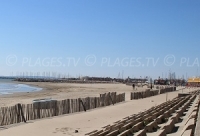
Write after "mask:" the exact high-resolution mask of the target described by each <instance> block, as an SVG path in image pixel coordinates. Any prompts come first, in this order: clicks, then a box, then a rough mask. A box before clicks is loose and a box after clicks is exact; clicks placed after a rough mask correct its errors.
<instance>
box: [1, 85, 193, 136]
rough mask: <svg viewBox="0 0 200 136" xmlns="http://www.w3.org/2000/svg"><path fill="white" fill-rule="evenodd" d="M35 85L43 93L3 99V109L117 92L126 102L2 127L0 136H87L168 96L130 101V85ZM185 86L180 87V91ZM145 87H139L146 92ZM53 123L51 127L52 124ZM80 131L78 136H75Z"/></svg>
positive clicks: (169, 97)
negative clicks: (85, 135) (10, 106)
mask: <svg viewBox="0 0 200 136" xmlns="http://www.w3.org/2000/svg"><path fill="white" fill-rule="evenodd" d="M26 84H28V85H32V86H38V87H41V88H43V90H42V91H39V92H33V93H17V94H13V95H7V96H1V99H0V103H1V106H2V105H3V106H9V105H14V104H16V103H31V102H32V100H33V99H37V98H49V97H51V98H53V99H57V100H62V99H66V98H80V97H82V98H84V97H88V96H99V94H100V93H105V92H114V91H115V92H117V93H124V92H125V93H126V101H125V102H122V103H119V104H116V105H114V106H108V107H103V108H98V109H94V110H90V111H87V112H80V113H75V114H68V115H63V116H58V117H54V118H47V119H41V120H34V121H29V122H28V123H20V124H14V125H10V126H6V127H5V128H8V129H5V128H1V131H0V135H9V136H12V135H15V136H26V135H30V136H36V135H37V136H44V135H49V136H60V135H69V136H83V135H84V134H86V133H88V132H90V131H93V130H96V129H101V127H103V126H106V125H108V124H112V123H113V122H115V121H118V120H120V119H122V118H124V117H127V116H130V115H132V114H136V113H139V112H141V111H145V110H147V109H149V108H151V107H152V106H156V105H159V104H161V103H163V102H165V101H166V94H161V95H157V96H153V97H149V98H145V99H139V100H132V101H131V100H130V92H133V89H132V87H131V86H127V85H124V84H68V83H26ZM181 88H183V87H178V88H177V89H181ZM144 89H146V87H143V88H137V91H138V90H144ZM193 90H195V89H184V90H182V89H181V90H179V91H176V92H170V93H168V94H167V95H168V100H170V99H173V98H175V97H177V95H178V93H181V92H189V91H193ZM51 124H52V125H51ZM75 130H78V133H75Z"/></svg>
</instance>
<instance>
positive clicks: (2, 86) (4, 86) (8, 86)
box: [0, 83, 42, 94]
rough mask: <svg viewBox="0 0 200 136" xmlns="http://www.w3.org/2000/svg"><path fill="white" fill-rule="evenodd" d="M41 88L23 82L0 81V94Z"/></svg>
mask: <svg viewBox="0 0 200 136" xmlns="http://www.w3.org/2000/svg"><path fill="white" fill-rule="evenodd" d="M40 90H42V88H38V87H33V86H29V85H25V84H15V83H0V94H13V93H16V92H34V91H40Z"/></svg>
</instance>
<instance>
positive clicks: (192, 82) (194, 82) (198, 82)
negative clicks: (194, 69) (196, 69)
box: [188, 77, 200, 87]
mask: <svg viewBox="0 0 200 136" xmlns="http://www.w3.org/2000/svg"><path fill="white" fill-rule="evenodd" d="M188 86H198V87H199V86H200V78H196V77H194V78H189V79H188Z"/></svg>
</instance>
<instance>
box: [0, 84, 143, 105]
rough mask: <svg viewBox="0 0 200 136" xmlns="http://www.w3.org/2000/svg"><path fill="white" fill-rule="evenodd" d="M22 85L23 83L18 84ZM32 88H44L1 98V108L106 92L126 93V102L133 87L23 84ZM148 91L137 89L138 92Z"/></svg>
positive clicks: (120, 85) (97, 94) (123, 85)
mask: <svg viewBox="0 0 200 136" xmlns="http://www.w3.org/2000/svg"><path fill="white" fill-rule="evenodd" d="M17 83H21V82H17ZM22 84H27V85H31V86H36V87H40V88H43V90H42V91H38V92H30V93H29V92H27V93H15V94H11V95H1V96H0V107H4V106H12V105H15V104H17V103H21V104H28V103H32V101H33V100H34V99H41V98H52V99H55V100H64V99H74V98H85V97H95V96H97V97H98V96H99V94H103V93H106V92H117V93H126V100H129V99H130V92H132V91H133V88H132V87H131V86H127V85H125V84H114V83H113V84H73V83H49V82H23V83H22ZM145 89H147V87H146V86H144V87H143V88H137V91H142V90H145Z"/></svg>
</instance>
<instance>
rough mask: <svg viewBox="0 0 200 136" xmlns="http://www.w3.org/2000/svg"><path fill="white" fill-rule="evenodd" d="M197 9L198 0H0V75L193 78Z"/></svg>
mask: <svg viewBox="0 0 200 136" xmlns="http://www.w3.org/2000/svg"><path fill="white" fill-rule="evenodd" d="M199 7H200V1H198V0H194V1H187V0H176V1H174V0H165V1H164V0H151V1H149V0H146V1H141V0H126V1H122V0H109V1H108V0H80V1H75V0H71V1H69V0H58V1H55V0H9V1H6V0H2V1H1V2H0V45H1V50H0V53H1V55H0V60H1V61H0V65H1V67H0V75H11V73H13V75H16V74H17V73H18V74H19V73H20V72H21V73H22V72H27V73H30V72H40V73H42V72H44V71H46V72H57V73H62V74H68V73H69V74H70V75H71V76H77V75H79V74H80V75H89V76H110V77H117V76H118V75H120V76H122V73H124V74H123V75H124V77H127V76H130V77H139V76H151V77H154V78H157V77H158V76H161V77H162V76H163V77H165V76H166V75H167V76H168V73H169V71H172V72H176V76H177V77H178V76H179V77H181V76H182V75H184V76H186V73H187V75H188V76H196V75H197V74H198V70H197V69H198V68H199V65H200V64H199V63H200V55H199V52H200V8H199ZM88 55H90V56H91V55H92V57H95V58H89V59H87V56H88ZM167 55H171V56H170V57H166V56H167ZM69 57H71V58H74V59H73V60H75V61H76V62H77V65H74V63H73V61H70V63H69V60H68V59H67V58H69ZM147 58H153V59H152V60H154V64H155V65H153V64H152V61H150V62H149V63H147ZM165 58H168V60H167V65H166V63H165V62H166V61H164V60H166V59H165ZM95 59H96V61H95ZM134 59H137V61H136V62H133V63H128V64H127V62H130V61H131V60H134ZM157 60H158V61H157ZM86 62H89V65H90V66H88V63H86ZM155 62H157V63H155ZM122 71H124V72H122ZM199 71H200V69H199ZM119 73H120V74H119ZM199 74H200V72H199Z"/></svg>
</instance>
